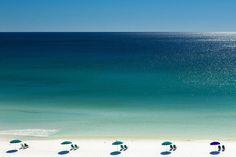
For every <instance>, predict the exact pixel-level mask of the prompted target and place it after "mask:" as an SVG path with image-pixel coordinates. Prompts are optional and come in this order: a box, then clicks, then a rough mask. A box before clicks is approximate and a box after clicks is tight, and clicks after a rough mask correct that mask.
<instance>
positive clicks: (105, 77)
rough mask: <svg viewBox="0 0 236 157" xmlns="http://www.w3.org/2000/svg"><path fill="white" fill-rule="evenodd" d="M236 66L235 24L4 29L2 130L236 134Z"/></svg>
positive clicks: (0, 82) (84, 134) (95, 134)
mask: <svg viewBox="0 0 236 157" xmlns="http://www.w3.org/2000/svg"><path fill="white" fill-rule="evenodd" d="M235 68H236V35H235V34H232V33H231V34H223V33H218V34H217V33H0V126H1V127H0V135H1V132H3V135H4V134H5V131H6V130H14V131H15V132H16V133H17V130H18V131H19V130H24V129H45V130H48V129H49V130H51V129H56V130H58V132H56V133H55V134H52V135H51V136H50V138H58V137H63V136H70V137H78V138H79V137H117V136H121V137H134V138H138V137H139V138H145V137H146V138H153V137H155V138H173V139H209V138H217V139H236V136H235V132H236V126H235V125H234V123H235V121H236V104H235V102H236V101H235V100H236V71H235ZM32 134H33V133H32Z"/></svg>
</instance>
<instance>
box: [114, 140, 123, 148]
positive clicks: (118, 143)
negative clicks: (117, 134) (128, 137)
mask: <svg viewBox="0 0 236 157" xmlns="http://www.w3.org/2000/svg"><path fill="white" fill-rule="evenodd" d="M121 144H123V142H122V141H115V142H113V143H112V145H115V146H117V150H118V145H121Z"/></svg>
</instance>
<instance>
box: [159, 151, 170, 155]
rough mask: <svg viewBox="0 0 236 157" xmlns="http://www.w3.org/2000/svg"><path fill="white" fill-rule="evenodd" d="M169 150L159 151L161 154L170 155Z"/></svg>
mask: <svg viewBox="0 0 236 157" xmlns="http://www.w3.org/2000/svg"><path fill="white" fill-rule="evenodd" d="M170 154H171V152H170V151H164V152H161V155H170Z"/></svg>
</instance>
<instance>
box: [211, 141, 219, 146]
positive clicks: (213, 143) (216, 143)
mask: <svg viewBox="0 0 236 157" xmlns="http://www.w3.org/2000/svg"><path fill="white" fill-rule="evenodd" d="M210 145H212V146H216V145H220V142H217V141H214V142H211V143H210Z"/></svg>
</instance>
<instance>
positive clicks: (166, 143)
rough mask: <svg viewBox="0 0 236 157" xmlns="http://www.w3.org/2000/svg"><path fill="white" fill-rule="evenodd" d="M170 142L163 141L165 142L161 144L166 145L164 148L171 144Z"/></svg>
mask: <svg viewBox="0 0 236 157" xmlns="http://www.w3.org/2000/svg"><path fill="white" fill-rule="evenodd" d="M171 144H172V142H170V141H165V142H162V144H161V145H163V146H166V149H167V146H169V145H171Z"/></svg>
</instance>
